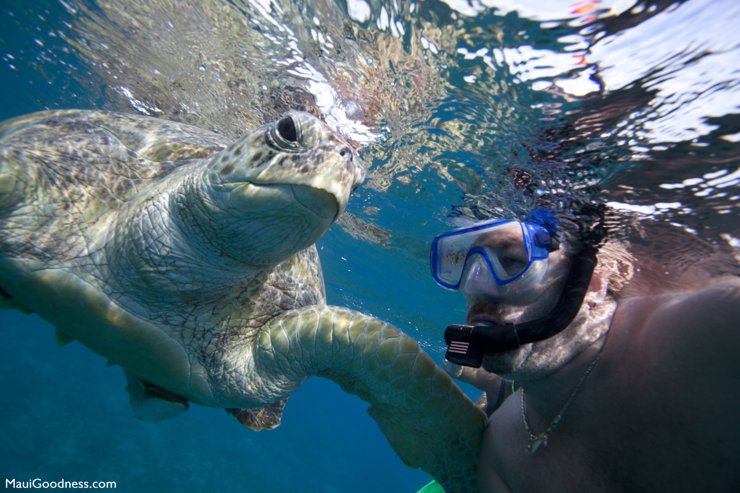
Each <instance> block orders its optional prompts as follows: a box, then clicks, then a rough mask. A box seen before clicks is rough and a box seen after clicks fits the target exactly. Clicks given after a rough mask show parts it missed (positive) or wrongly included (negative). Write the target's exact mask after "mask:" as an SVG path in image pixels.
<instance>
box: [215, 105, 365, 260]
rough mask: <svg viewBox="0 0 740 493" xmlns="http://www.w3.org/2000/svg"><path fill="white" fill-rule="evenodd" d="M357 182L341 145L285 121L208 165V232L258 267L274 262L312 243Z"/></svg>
mask: <svg viewBox="0 0 740 493" xmlns="http://www.w3.org/2000/svg"><path fill="white" fill-rule="evenodd" d="M364 178H365V168H364V166H363V164H362V162H361V161H360V159H359V158H358V156H357V154H356V153H355V151H354V150H353V149H352V148H351V147H350V146H349V145H348V144H347V142H345V141H344V140H343V139H342V138H340V137H339V136H338V135H337V134H336V133H335V132H333V131H332V130H331V129H329V127H327V126H326V125H325V124H324V123H322V122H321V121H319V120H318V119H317V118H315V117H314V116H312V115H310V114H308V113H301V112H290V113H287V114H285V115H284V116H283V117H282V118H280V119H279V120H278V121H277V122H274V123H271V124H268V125H264V126H262V127H259V128H258V129H256V130H255V131H253V132H252V133H250V134H249V135H246V136H244V137H242V138H241V139H239V140H237V141H236V142H234V143H233V144H232V145H230V146H229V147H227V148H226V149H224V150H223V151H221V152H219V153H218V154H216V155H215V156H214V157H213V158H212V159H211V160H210V162H209V163H208V166H207V169H206V178H205V182H206V187H207V188H208V195H209V199H210V200H209V202H210V203H211V204H210V205H211V207H209V208H215V209H216V210H217V211H218V213H217V214H216V216H217V221H216V222H218V223H220V224H218V225H216V224H214V229H217V230H218V235H219V237H220V239H221V240H222V241H226V242H228V243H229V245H226V246H224V247H221V248H219V249H220V250H221V251H223V252H229V253H232V254H236V252H250V255H249V260H251V261H254V260H255V259H259V261H260V263H274V262H275V261H278V260H282V259H284V258H286V257H287V256H289V255H292V254H293V253H295V252H297V251H299V250H302V249H304V248H306V247H308V246H309V245H311V244H313V243H314V242H315V241H316V240H318V238H319V237H320V236H321V235H322V234H323V233H324V232H325V231H326V230H327V229H328V228H329V226H330V225H331V224H332V223H333V222H334V221H335V220H336V219H337V217H338V216H339V214H341V213H342V211H344V209H345V207H346V205H347V201H348V200H349V195H350V193H351V192H352V191H353V190H354V189H355V188H356V187H357V186H359V185H360V183H362V181H363V180H364ZM211 216H212V215H211ZM212 217H213V216H212ZM230 247H233V250H232V248H230Z"/></svg>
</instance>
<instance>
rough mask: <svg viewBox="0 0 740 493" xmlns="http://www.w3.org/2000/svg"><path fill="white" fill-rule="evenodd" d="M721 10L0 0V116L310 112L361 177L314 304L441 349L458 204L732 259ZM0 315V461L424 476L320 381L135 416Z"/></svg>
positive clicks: (66, 471)
mask: <svg viewBox="0 0 740 493" xmlns="http://www.w3.org/2000/svg"><path fill="white" fill-rule="evenodd" d="M738 20H740V3H738V2H736V1H732V0H715V1H710V0H705V1H702V0H688V1H647V2H645V1H632V0H603V1H599V0H580V1H574V0H565V1H555V0H552V1H547V2H541V1H534V0H522V1H513V0H469V1H467V0H445V1H420V2H404V1H390V0H377V1H376V0H368V1H365V0H347V1H344V0H336V1H331V0H314V1H309V2H305V1H299V0H294V1H287V0H252V1H248V0H233V1H226V0H223V1H219V0H208V1H203V2H187V1H184V0H181V1H176V0H158V1H155V0H125V1H103V0H101V1H98V2H92V1H75V0H43V1H42V0H38V1H34V2H27V1H23V0H3V2H1V3H0V119H6V118H10V117H13V116H17V115H20V114H24V113H29V112H33V111H38V110H43V109H57V108H72V107H74V108H95V109H108V110H117V111H126V112H136V113H141V114H149V115H152V116H159V117H163V118H170V119H175V120H179V121H186V122H189V123H193V124H196V125H199V126H201V127H204V128H209V129H213V130H216V131H219V132H222V133H224V134H226V135H230V136H233V137H237V136H239V135H241V134H242V133H244V131H245V129H249V128H253V127H254V126H256V125H257V124H260V123H263V122H265V121H269V120H272V119H274V118H275V117H276V116H278V115H279V114H280V113H281V112H283V111H285V110H286V109H288V108H297V107H300V108H304V109H310V110H312V111H314V112H316V113H320V114H321V115H322V116H323V118H324V119H325V120H326V121H327V122H328V123H329V124H330V125H331V126H332V127H333V128H334V129H336V130H337V131H338V132H340V133H342V134H344V135H345V136H347V137H348V138H350V139H352V140H353V141H354V142H355V143H356V145H357V147H358V148H360V149H361V155H362V157H363V159H364V160H365V162H366V164H367V165H368V166H369V171H370V173H369V177H368V181H367V182H366V183H365V185H364V186H363V187H361V188H360V189H358V191H357V192H356V193H355V194H354V195H353V197H352V199H351V200H350V206H349V208H348V214H347V215H345V217H343V218H342V219H341V220H340V222H339V224H337V225H335V226H333V227H332V229H331V230H330V231H329V232H328V233H327V234H326V235H325V236H324V237H323V238H322V239H321V240H320V241H319V243H318V246H319V252H320V255H321V260H322V263H323V268H324V277H325V280H326V287H327V296H328V302H329V303H330V304H334V305H341V306H347V307H350V308H353V309H357V310H360V311H363V312H365V313H368V314H371V315H374V316H376V317H378V318H381V319H383V320H386V321H388V322H391V323H393V324H394V325H396V326H397V327H399V328H400V329H401V330H403V331H404V332H406V333H407V334H409V335H411V336H412V337H414V338H416V339H417V340H418V341H419V342H420V344H421V345H422V347H424V348H425V349H426V350H427V351H428V352H429V353H430V354H432V356H433V357H434V358H435V360H437V361H438V362H441V360H442V356H443V354H444V347H443V341H442V331H443V328H444V327H445V326H446V325H447V324H448V323H452V322H458V321H462V320H463V319H464V315H465V314H464V306H463V300H462V298H461V297H458V295H456V294H455V293H449V292H446V291H443V290H441V289H439V288H438V287H436V285H435V284H434V283H433V281H432V280H431V277H430V275H429V273H428V255H429V253H428V248H429V244H430V242H431V239H432V238H433V237H434V235H435V234H437V233H439V232H441V231H443V230H445V229H447V228H450V227H453V226H455V225H457V224H459V223H460V222H464V221H468V220H472V219H481V218H488V217H494V216H500V215H508V216H519V217H523V216H525V215H526V214H527V212H528V211H529V210H531V209H532V208H534V207H541V206H547V207H555V208H558V209H560V210H567V209H568V206H569V205H570V204H572V203H575V202H577V201H579V200H587V201H595V202H601V203H605V204H607V205H609V207H610V208H611V209H612V210H613V211H614V212H613V214H612V217H611V219H610V220H611V221H612V223H611V228H612V231H613V234H614V235H624V237H625V238H626V239H630V240H632V241H634V240H635V238H641V237H642V236H641V235H642V234H643V232H644V231H645V229H646V228H648V226H647V225H648V224H652V225H656V224H657V225H660V226H665V227H671V228H673V229H675V230H676V231H678V232H680V233H681V234H683V235H685V238H687V240H686V241H693V240H695V239H699V240H701V241H702V242H705V243H707V244H711V245H713V246H714V247H716V248H718V249H721V250H724V251H727V252H730V253H732V254H734V255H735V256H736V258H737V256H738V248H739V246H740V224H739V220H738V197H739V196H740V192H739V190H738V189H739V184H740V169H739V167H738V152H737V147H738V141H740V120H739V119H738V106H739V105H740V89H739V87H738V86H739V83H738V72H739V71H740V50H739V49H738V48H739V45H740V32H738V31H739V30H738V29H737V23H738ZM0 331H2V332H1V334H2V337H3V344H1V345H0V395H2V405H1V406H0V422H1V423H2V426H0V473H1V474H0V476H2V477H0V479H17V480H19V481H26V480H29V479H33V478H41V479H44V480H48V481H56V480H60V479H66V480H69V481H99V480H100V481H116V482H117V485H118V488H117V489H118V490H119V491H137V492H139V491H155V490H156V491H230V490H235V491H248V492H263V491H270V492H297V491H306V492H350V491H351V492H368V493H369V492H378V491H386V492H414V491H416V490H417V489H418V488H419V487H421V486H422V485H423V484H425V483H426V482H427V481H428V480H429V479H430V478H429V477H428V476H427V475H426V474H425V473H423V472H420V471H417V470H412V469H409V468H407V467H406V466H404V465H403V463H402V462H401V461H400V459H398V457H397V456H396V455H395V453H394V452H393V451H392V450H391V448H390V446H389V445H388V444H387V442H386V440H385V438H384V437H383V435H382V434H381V433H380V431H379V430H378V428H377V426H376V425H375V423H374V422H373V421H372V420H371V419H370V418H369V416H368V415H367V414H366V412H365V409H366V408H367V405H366V404H365V403H363V402H362V401H360V400H359V399H358V398H356V397H354V396H351V395H348V394H345V393H344V392H342V391H341V390H340V389H339V387H338V386H336V385H335V384H333V383H331V382H328V381H326V380H322V379H317V378H316V379H310V380H309V381H308V382H307V383H306V384H304V385H303V386H302V387H301V388H300V389H299V390H298V391H297V392H296V393H295V394H294V395H293V396H292V397H291V398H290V399H289V401H288V404H287V406H286V410H285V414H284V417H283V422H282V425H281V426H280V427H279V428H278V429H276V430H273V431H265V432H260V433H255V432H252V431H249V430H247V429H245V428H242V427H241V426H240V425H239V424H238V423H237V421H236V420H234V419H233V418H232V417H230V416H227V415H226V413H225V412H224V411H223V410H220V409H211V408H204V407H200V406H191V408H190V410H189V411H188V412H187V413H185V414H183V415H181V416H179V417H177V418H175V419H173V420H171V421H166V422H162V423H143V422H140V421H137V420H136V419H135V418H134V416H133V414H132V412H131V411H130V409H129V406H128V397H127V394H126V392H125V380H124V378H123V374H122V372H121V370H120V369H119V368H116V367H106V365H105V360H104V359H103V358H102V357H100V356H98V355H96V354H94V353H92V352H91V351H89V350H87V349H86V348H84V347H82V346H81V345H79V344H77V343H71V344H67V345H65V346H63V347H60V346H58V345H57V344H56V342H55V337H54V330H53V328H52V327H51V326H49V325H48V324H46V323H45V322H44V321H42V320H41V319H39V318H38V317H36V316H34V315H24V314H22V313H20V312H15V311H0ZM466 391H467V392H468V393H469V394H470V395H471V397H473V398H475V397H476V395H477V394H476V392H475V391H474V390H472V389H470V388H466ZM452 425H454V424H452Z"/></svg>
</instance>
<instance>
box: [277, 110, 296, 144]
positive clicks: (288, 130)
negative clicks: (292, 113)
mask: <svg viewBox="0 0 740 493" xmlns="http://www.w3.org/2000/svg"><path fill="white" fill-rule="evenodd" d="M277 131H278V134H279V135H280V137H282V138H283V139H285V140H287V141H288V142H297V141H298V130H297V129H296V128H295V122H294V121H293V118H291V117H289V116H286V117H285V118H282V119H281V120H280V121H279V122H278V124H277Z"/></svg>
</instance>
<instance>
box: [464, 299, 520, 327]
mask: <svg viewBox="0 0 740 493" xmlns="http://www.w3.org/2000/svg"><path fill="white" fill-rule="evenodd" d="M522 312H523V309H522V307H518V306H512V305H504V304H500V303H490V302H489V303H475V304H473V305H472V306H471V307H470V308H469V309H468V313H467V316H466V319H467V321H468V323H469V324H475V323H477V322H493V323H495V324H497V325H505V324H515V323H517V322H518V321H519V318H521V316H522Z"/></svg>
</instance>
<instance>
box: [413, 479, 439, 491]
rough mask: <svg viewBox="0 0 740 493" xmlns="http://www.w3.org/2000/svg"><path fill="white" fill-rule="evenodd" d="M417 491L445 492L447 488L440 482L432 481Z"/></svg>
mask: <svg viewBox="0 0 740 493" xmlns="http://www.w3.org/2000/svg"><path fill="white" fill-rule="evenodd" d="M416 493H445V489H444V488H442V485H441V484H439V483H438V482H436V481H432V482H431V483H429V484H428V485H426V486H424V487H423V488H422V489H420V490H419V491H417V492H416Z"/></svg>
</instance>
